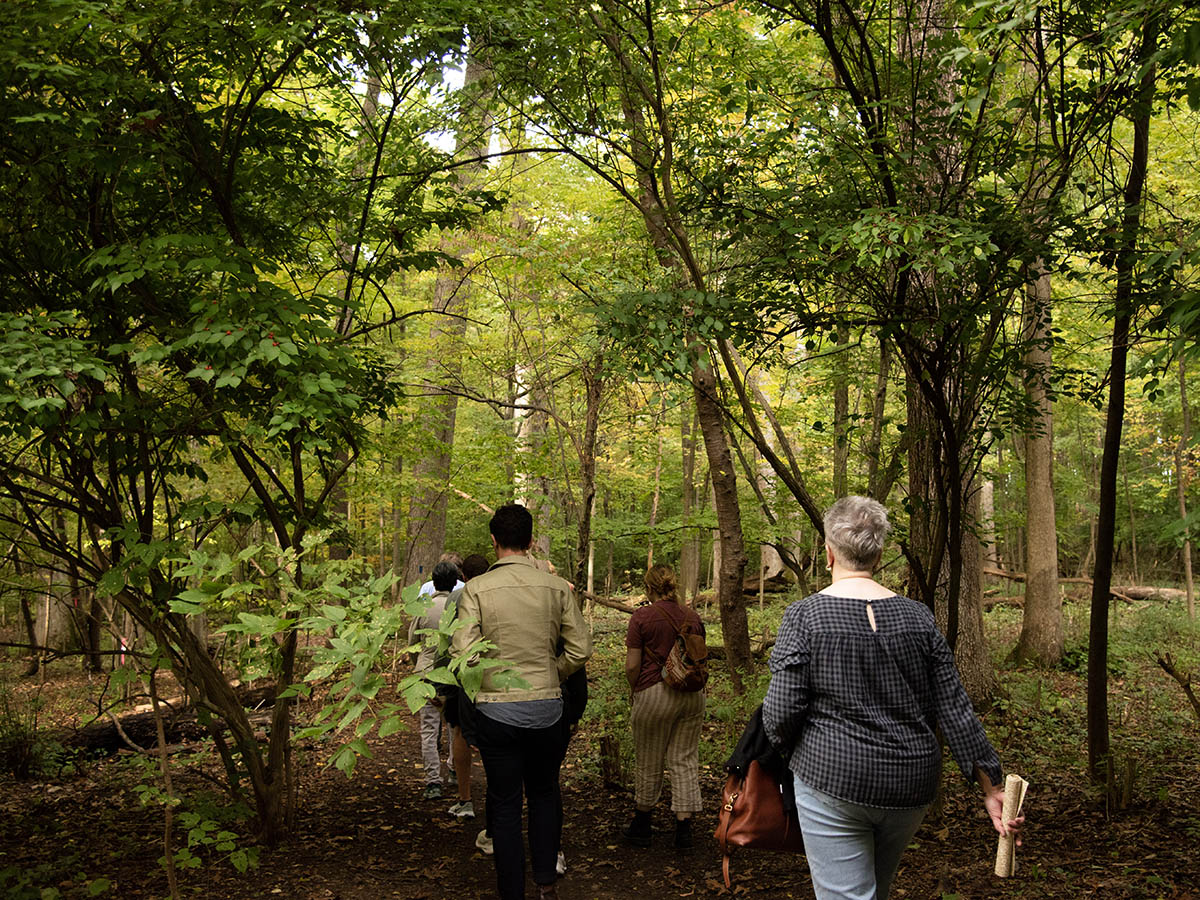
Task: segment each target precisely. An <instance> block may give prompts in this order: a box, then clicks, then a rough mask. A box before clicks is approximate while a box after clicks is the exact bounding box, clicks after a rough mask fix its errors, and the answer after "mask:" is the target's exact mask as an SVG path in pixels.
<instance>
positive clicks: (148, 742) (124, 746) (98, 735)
mask: <svg viewBox="0 0 1200 900" xmlns="http://www.w3.org/2000/svg"><path fill="white" fill-rule="evenodd" d="M238 696H239V698H240V699H241V703H242V706H244V707H246V708H247V709H259V708H262V707H264V706H267V707H269V706H272V705H273V704H274V702H275V688H274V687H261V688H255V689H253V690H244V691H239V692H238ZM181 701H182V698H176V699H175V700H174V701H172V702H171V703H168V702H165V701H162V702H160V705H161V708H162V710H163V727H164V728H165V730H166V740H167V742H168V743H170V744H182V743H190V742H193V741H198V740H200V739H202V738H205V737H208V735H209V731H208V728H207V727H205V726H204V725H201V724H200V721H199V716H198V715H197V713H196V708H195V707H193V706H187V705H184V704H183V703H182V702H181ZM108 716H109V718H108V719H107V720H99V719H98V720H96V721H94V722H90V723H89V724H87V725H85V726H83V727H82V728H77V729H75V730H74V731H70V732H65V733H64V734H62V735H61V736H60V743H61V744H62V745H63V746H64V747H69V748H71V749H77V750H83V751H86V752H88V753H94V754H100V755H111V754H113V753H117V752H118V751H120V750H138V751H144V750H149V749H151V748H153V747H156V746H157V745H158V734H157V729H156V725H155V721H154V712H153V711H152V710H150V711H148V710H146V709H145V707H137V708H136V709H134V710H133V711H132V712H127V713H125V714H124V715H122V716H116V715H113V714H112V713H109V714H108ZM264 721H265V720H264Z"/></svg>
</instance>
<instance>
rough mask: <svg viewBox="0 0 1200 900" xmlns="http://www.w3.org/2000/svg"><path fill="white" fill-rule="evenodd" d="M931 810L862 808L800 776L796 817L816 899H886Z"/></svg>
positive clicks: (797, 781)
mask: <svg viewBox="0 0 1200 900" xmlns="http://www.w3.org/2000/svg"><path fill="white" fill-rule="evenodd" d="M927 809H929V807H928V806H927V805H926V806H918V807H916V808H915V809H884V808H882V807H878V806H862V805H861V804H858V803H850V802H847V801H845V800H839V799H837V798H836V797H831V796H829V795H828V794H825V793H822V792H821V791H818V790H815V789H813V788H811V787H809V786H808V785H807V784H805V783H804V782H803V781H801V780H800V779H799V778H797V779H796V813H797V815H798V816H799V818H800V831H801V833H802V834H803V835H804V854H805V856H807V857H808V869H809V871H810V872H811V873H812V880H813V892H814V893H815V894H816V897H817V900H887V895H888V891H889V890H890V889H891V887H892V879H893V878H895V876H896V870H897V869H898V868H899V867H900V855H901V854H902V853H903V852H904V848H905V847H907V846H908V842H909V841H911V840H912V837H913V835H914V834H916V833H917V828H918V827H920V825H921V820H922V819H924V818H925V811H926V810H927Z"/></svg>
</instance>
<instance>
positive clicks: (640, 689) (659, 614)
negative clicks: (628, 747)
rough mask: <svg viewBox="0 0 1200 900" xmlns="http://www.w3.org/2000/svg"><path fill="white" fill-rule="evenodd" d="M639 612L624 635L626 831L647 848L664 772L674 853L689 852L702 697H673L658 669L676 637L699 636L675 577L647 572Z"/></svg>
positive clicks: (667, 570)
mask: <svg viewBox="0 0 1200 900" xmlns="http://www.w3.org/2000/svg"><path fill="white" fill-rule="evenodd" d="M645 583H646V597H647V599H648V600H650V604H649V605H648V606H643V607H642V608H641V609H639V610H638V611H637V612H635V613H634V614H633V616H632V617H630V619H629V630H628V631H627V632H626V634H625V647H626V653H625V677H626V678H627V679H628V681H629V687H630V688H631V689H632V691H633V714H632V716H631V717H630V718H631V722H632V724H633V744H634V752H635V754H636V758H637V765H636V772H635V776H634V794H633V800H634V807H635V809H634V814H633V821H632V822H630V823H629V827H627V828H626V829H625V831H624V835H625V838H626V840H628V841H629V843H631V844H633V845H634V846H635V847H649V846H650V811H651V810H652V809H654V806H655V804H656V803H658V798H659V795H660V794H661V793H662V783H663V766H664V764H665V766H666V768H667V770H668V771H669V772H670V775H671V810H672V811H673V812H674V813H675V846H676V848H678V849H680V850H687V849H690V848H691V846H692V815H693V814H694V813H697V812H699V811H700V725H701V723H702V722H703V720H704V691H702V690H701V691H694V692H683V691H676V690H674V689H672V688H671V687H669V686H667V684H666V683H665V682H664V681H663V679H662V667H663V663H665V662H666V659H667V655H668V654H669V653H670V652H671V647H672V646H673V645H674V643H675V640H676V637H677V636H678V635H679V634H681V633H682V634H699V635H703V634H704V623H703V622H701V621H700V617H699V616H698V615H696V612H695V610H692V609H689V608H688V607H686V606H683V605H681V604H680V603H679V597H678V595H677V593H676V585H675V571H674V570H673V569H672V568H671V567H670V566H664V565H657V566H652V567H651V568H650V570H649V571H648V572H646V579H645Z"/></svg>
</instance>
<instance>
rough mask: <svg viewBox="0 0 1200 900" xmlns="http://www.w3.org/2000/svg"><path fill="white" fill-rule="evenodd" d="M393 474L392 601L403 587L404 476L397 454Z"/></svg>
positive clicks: (394, 459)
mask: <svg viewBox="0 0 1200 900" xmlns="http://www.w3.org/2000/svg"><path fill="white" fill-rule="evenodd" d="M392 469H393V471H394V472H395V479H396V481H395V487H394V488H393V489H392V571H393V572H394V573H395V574H396V579H397V580H396V583H395V584H393V585H392V601H393V602H395V601H396V600H399V599H400V591H401V589H402V588H403V587H404V577H403V576H404V500H403V498H402V496H401V493H400V491H401V485H402V484H403V479H402V476H403V475H404V457H402V456H401V455H400V454H399V453H397V454H396V455H395V457H394V458H393V460H392Z"/></svg>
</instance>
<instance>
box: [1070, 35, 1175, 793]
mask: <svg viewBox="0 0 1200 900" xmlns="http://www.w3.org/2000/svg"><path fill="white" fill-rule="evenodd" d="M1157 41H1158V21H1157V18H1156V17H1155V16H1154V15H1152V16H1151V18H1150V19H1149V20H1148V21H1147V22H1146V25H1145V28H1144V29H1143V31H1142V43H1141V49H1140V52H1139V54H1138V56H1139V59H1140V61H1141V62H1142V64H1143V65H1144V66H1145V67H1146V68H1145V74H1144V75H1143V76H1142V81H1141V84H1140V85H1139V87H1138V92H1137V96H1136V98H1135V100H1134V103H1133V104H1132V107H1133V108H1132V109H1131V111H1130V120H1131V121H1132V123H1133V150H1132V153H1131V155H1130V160H1129V174H1128V177H1127V178H1126V181H1125V191H1124V195H1123V198H1122V200H1123V204H1122V211H1121V237H1120V247H1119V249H1118V252H1117V264H1116V279H1117V280H1116V291H1115V293H1114V297H1113V305H1114V312H1115V315H1114V317H1113V337H1112V363H1111V365H1110V367H1109V394H1108V414H1107V416H1106V417H1105V422H1104V453H1103V456H1102V458H1101V462H1100V511H1099V514H1098V516H1097V521H1096V570H1095V572H1094V573H1093V575H1092V608H1091V617H1090V628H1089V631H1088V686H1087V723H1088V728H1087V732H1088V774H1089V775H1090V776H1091V778H1092V780H1093V781H1095V782H1099V783H1102V784H1106V785H1109V786H1110V787H1111V786H1112V781H1113V779H1112V759H1111V758H1110V753H1109V731H1108V607H1109V603H1110V591H1111V588H1112V563H1113V539H1114V534H1115V530H1116V529H1115V525H1116V511H1117V502H1116V501H1117V465H1118V462H1119V460H1120V452H1121V431H1122V426H1123V425H1124V422H1125V368H1126V360H1127V357H1128V354H1129V326H1130V323H1131V321H1132V319H1133V314H1134V311H1135V309H1136V306H1137V299H1136V297H1135V286H1134V268H1135V264H1136V262H1137V239H1138V230H1139V227H1140V222H1141V213H1142V200H1143V197H1144V193H1145V186H1146V164H1147V161H1148V159H1149V156H1150V117H1151V114H1152V111H1153V109H1152V108H1153V101H1154V93H1155V83H1156V67H1155V66H1154V65H1153V64H1152V63H1151V59H1152V57H1153V54H1154V53H1155V50H1156V45H1157Z"/></svg>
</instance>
